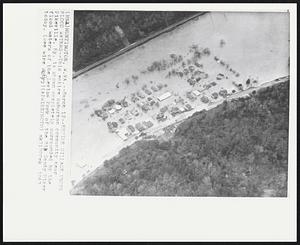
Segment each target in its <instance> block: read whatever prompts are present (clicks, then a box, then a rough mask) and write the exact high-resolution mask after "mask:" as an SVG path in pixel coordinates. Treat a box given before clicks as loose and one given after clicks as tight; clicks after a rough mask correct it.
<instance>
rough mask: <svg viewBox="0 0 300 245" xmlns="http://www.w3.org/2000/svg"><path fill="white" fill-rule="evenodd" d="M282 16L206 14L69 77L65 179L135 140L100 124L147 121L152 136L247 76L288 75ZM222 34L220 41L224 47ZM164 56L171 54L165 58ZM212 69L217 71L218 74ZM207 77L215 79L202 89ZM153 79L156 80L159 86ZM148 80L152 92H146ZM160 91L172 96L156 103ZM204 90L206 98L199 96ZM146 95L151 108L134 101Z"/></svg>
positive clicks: (254, 79) (262, 78)
mask: <svg viewBox="0 0 300 245" xmlns="http://www.w3.org/2000/svg"><path fill="white" fill-rule="evenodd" d="M287 21H288V16H287V15H286V14H278V13H277V14H275V13H259V14H255V15H253V14H250V13H221V12H220V13H209V14H206V15H204V16H201V17H199V18H198V19H196V20H194V21H191V22H189V23H186V24H184V25H182V26H180V27H178V28H177V29H175V30H173V31H172V32H170V33H166V34H163V35H161V36H159V37H157V38H155V39H153V40H151V41H149V42H148V43H146V44H144V45H143V46H140V47H138V48H136V49H134V50H131V51H129V52H128V53H126V54H124V55H122V56H120V57H118V58H116V59H114V60H112V61H110V62H108V63H106V64H105V65H102V66H99V67H97V68H95V69H93V70H91V71H89V72H87V73H85V74H83V75H81V76H79V77H77V78H76V79H74V80H73V103H72V105H73V108H72V109H73V113H72V179H74V180H79V179H80V178H82V177H83V175H82V174H84V173H87V172H88V171H91V170H92V169H94V168H95V167H97V166H99V165H101V164H102V163H103V161H104V160H106V159H109V158H111V157H113V156H114V155H116V154H117V153H118V151H119V150H120V149H122V148H123V147H124V146H126V145H129V144H132V143H133V142H134V141H135V140H137V139H138V138H136V136H138V135H139V133H137V131H138V130H137V129H135V132H134V133H132V135H130V136H129V137H128V136H126V138H128V139H127V140H126V141H124V139H125V138H123V139H122V138H121V137H120V136H119V135H118V134H117V133H112V132H110V131H109V129H108V127H107V122H117V123H118V127H117V131H118V132H121V133H123V132H125V130H126V128H127V126H128V125H132V126H135V125H136V124H137V123H139V122H143V121H151V122H152V123H153V126H152V127H151V128H149V129H148V130H146V132H147V133H148V135H151V134H155V135H159V134H160V133H162V132H163V131H162V130H161V129H162V128H164V127H165V126H167V125H170V124H173V123H175V122H176V121H180V120H184V118H186V117H188V116H190V115H191V114H193V113H194V112H195V111H196V109H197V110H202V109H209V108H210V107H212V106H214V105H216V104H217V103H216V102H218V101H219V102H221V101H223V99H224V98H223V97H222V96H221V95H220V94H219V92H220V91H222V90H226V91H227V93H228V94H229V95H230V94H232V92H233V90H235V93H237V91H238V88H237V87H236V86H235V85H234V84H233V82H235V83H236V84H241V85H242V87H243V88H244V89H245V88H247V84H246V81H247V79H248V78H250V81H251V83H252V85H253V86H259V85H260V84H262V83H264V82H265V81H271V80H273V79H275V78H278V77H283V76H287V75H288V74H289V70H288V57H289V49H288V47H289V45H288V39H289V33H288V30H287V29H286V28H285V27H286V24H287ZM221 40H224V42H223V45H221V43H220V41H221ZM193 45H194V46H193ZM206 48H207V49H206ZM205 50H206V51H208V52H205ZM171 54H174V55H173V56H172V57H171V56H170V55H171ZM155 61H159V62H160V63H155V64H156V65H155V66H153V67H154V69H151V68H150V69H147V67H149V66H151V65H152V64H153V62H155ZM183 62H184V63H185V65H183ZM223 62H224V64H223V65H222V63H223ZM188 63H190V64H188ZM196 64H197V65H198V66H197V65H196ZM227 65H228V66H227ZM190 67H192V68H190ZM156 68H159V69H160V71H158V70H155V69H156ZM184 69H187V70H188V71H185V70H184ZM233 71H234V72H233ZM181 72H182V74H181ZM219 73H221V74H223V75H222V76H221V77H220V76H218V74H219ZM168 74H169V76H168ZM184 74H186V75H184ZM237 74H238V76H237ZM132 76H133V77H132ZM192 76H193V77H192ZM199 77H200V78H201V79H200V80H199V81H196V82H195V84H194V86H192V85H190V84H189V82H188V79H190V80H189V81H190V82H191V81H195V80H197V78H199ZM217 77H218V78H220V79H217ZM126 79H127V81H126ZM151 81H152V82H151ZM212 82H215V85H214V86H211V87H210V88H208V87H209V86H208V85H209V84H211V83H212ZM145 85H146V86H147V88H148V89H147V90H149V91H150V92H151V94H149V95H147V94H146V92H145V90H143V89H142V88H143V87H144V86H145ZM160 85H163V86H162V87H161V88H160V89H158V87H159V86H160ZM165 85H166V86H165ZM152 86H154V87H155V88H157V91H153V90H152V89H151V87H152ZM250 86H251V85H250ZM194 90H198V91H199V92H200V94H199V95H198V96H194V97H195V99H189V98H188V97H187V92H191V91H194ZM138 91H139V92H140V94H142V96H145V98H141V97H142V96H141V97H138V96H136V97H137V98H138V101H135V102H133V101H132V99H131V94H132V93H136V92H138ZM165 92H170V93H171V96H170V97H169V98H167V99H165V100H163V101H159V99H158V97H159V96H160V95H162V94H164V93H165ZM214 92H216V93H218V98H216V99H214V98H212V94H213V93H214ZM203 96H206V97H207V98H208V100H209V102H208V101H205V102H203V100H201V98H203ZM233 96H234V95H233ZM148 97H151V98H152V100H153V101H154V102H158V105H157V104H155V105H152V106H149V108H150V109H149V110H148V111H147V112H144V111H143V109H142V106H141V107H139V106H138V102H139V103H142V102H146V101H147V98H148ZM225 97H226V96H225ZM124 98H125V100H126V101H127V102H128V106H127V107H126V108H125V107H122V109H120V110H119V111H115V112H113V113H109V112H107V116H108V118H107V119H106V120H105V121H104V120H102V119H101V118H100V117H98V116H97V115H95V110H99V109H101V108H102V106H103V105H104V103H105V102H107V101H108V100H111V99H113V100H115V101H120V100H122V99H124ZM180 98H181V100H180ZM206 102H208V103H206ZM187 104H189V105H191V106H192V107H193V108H196V109H194V110H190V111H187V109H185V110H186V111H185V112H182V113H178V114H176V115H175V116H172V115H171V114H172V113H171V112H172V108H174V107H177V108H186V105H187ZM141 105H142V104H141ZM164 106H167V107H168V108H167V111H166V112H165V113H164V115H165V116H166V117H167V119H166V120H165V121H163V122H159V121H158V120H157V115H158V114H159V113H160V110H161V109H162V108H163V107H164ZM132 110H134V111H138V113H139V115H137V116H134V115H133V114H132V113H131V111H132ZM126 112H128V113H126ZM126 114H127V115H126ZM120 118H123V119H124V121H125V123H124V124H122V123H120V122H119V119H120ZM130 118H131V119H130ZM123 134H124V133H123Z"/></svg>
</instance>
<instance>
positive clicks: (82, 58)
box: [73, 11, 196, 71]
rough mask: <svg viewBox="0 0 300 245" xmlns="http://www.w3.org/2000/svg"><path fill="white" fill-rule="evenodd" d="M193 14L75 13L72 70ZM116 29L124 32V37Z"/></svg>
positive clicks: (171, 12)
mask: <svg viewBox="0 0 300 245" xmlns="http://www.w3.org/2000/svg"><path fill="white" fill-rule="evenodd" d="M194 14H196V12H174V11H155V12H154V11H75V12H74V45H73V70H74V71H77V70H79V69H81V68H84V67H85V66H87V65H90V64H92V63H94V62H95V61H97V60H100V59H103V58H105V57H107V56H109V55H111V54H113V53H115V52H117V51H119V50H120V49H122V48H124V47H125V46H126V42H129V43H133V42H136V41H138V40H140V39H142V38H145V37H147V36H149V35H150V34H152V33H153V32H156V31H159V30H162V29H164V28H166V27H168V26H169V25H172V24H174V23H176V22H178V21H180V20H183V19H185V18H187V17H189V16H192V15H194ZM116 27H119V28H120V29H118V28H117V29H116ZM118 30H121V32H123V34H124V35H125V37H124V38H122V34H120V32H118ZM124 39H125V40H126V41H124Z"/></svg>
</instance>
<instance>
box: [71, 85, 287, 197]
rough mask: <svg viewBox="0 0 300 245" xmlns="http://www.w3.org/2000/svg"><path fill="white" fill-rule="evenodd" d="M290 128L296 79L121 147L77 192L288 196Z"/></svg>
mask: <svg viewBox="0 0 300 245" xmlns="http://www.w3.org/2000/svg"><path fill="white" fill-rule="evenodd" d="M288 125H289V82H284V83H280V84H277V85H274V86H272V87H266V88H262V89H260V90H258V91H257V92H256V93H252V94H251V95H250V97H244V98H239V99H235V100H232V101H224V102H223V103H222V104H221V105H219V106H217V107H215V108H214V109H211V110H209V111H205V110H203V111H201V112H196V113H194V115H192V116H191V117H190V118H188V119H187V120H186V121H184V122H183V123H181V124H180V125H179V126H178V127H177V129H176V131H175V133H174V135H173V137H172V138H171V139H169V140H167V141H159V140H142V141H138V142H136V143H134V144H133V145H131V146H129V147H126V148H124V149H122V150H121V151H120V152H119V154H118V155H117V156H116V157H114V158H112V159H111V160H108V161H105V163H104V166H103V167H101V168H98V169H97V170H95V172H93V173H92V174H91V175H90V176H89V177H87V178H86V179H85V180H83V181H82V182H81V183H79V184H78V185H77V186H75V188H74V194H83V195H143V196H149V195H150V196H230V197H232V196H247V197H256V196H279V197H285V196H287V169H288Z"/></svg>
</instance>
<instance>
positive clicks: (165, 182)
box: [70, 10, 290, 197]
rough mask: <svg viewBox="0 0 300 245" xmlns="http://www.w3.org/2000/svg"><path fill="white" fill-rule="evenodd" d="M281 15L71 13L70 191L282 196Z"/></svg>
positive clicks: (285, 110)
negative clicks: (72, 25)
mask: <svg viewBox="0 0 300 245" xmlns="http://www.w3.org/2000/svg"><path fill="white" fill-rule="evenodd" d="M289 18H290V17H289V12H288V11H282V12H261V11H260V12H253V11H252V12H251V11H250V12H230V11H202V12H201V11H197V12H194V11H113V10H112V11H100V10H91V11H89V10H76V11H74V30H73V80H72V122H71V125H72V126H71V128H72V131H71V190H70V193H71V194H72V195H89V196H160V197H164V196H182V197H287V196H288V194H287V193H288V187H287V186H288V185H287V183H288V165H289V161H288V135H289V87H290V85H289V84H290V33H289V30H290V26H289V25H290V23H289Z"/></svg>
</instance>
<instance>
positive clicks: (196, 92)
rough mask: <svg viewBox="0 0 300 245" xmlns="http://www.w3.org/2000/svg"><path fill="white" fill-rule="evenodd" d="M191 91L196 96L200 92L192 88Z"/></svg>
mask: <svg viewBox="0 0 300 245" xmlns="http://www.w3.org/2000/svg"><path fill="white" fill-rule="evenodd" d="M192 93H193V94H194V95H196V96H199V95H200V94H201V93H200V92H199V90H193V91H192Z"/></svg>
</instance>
